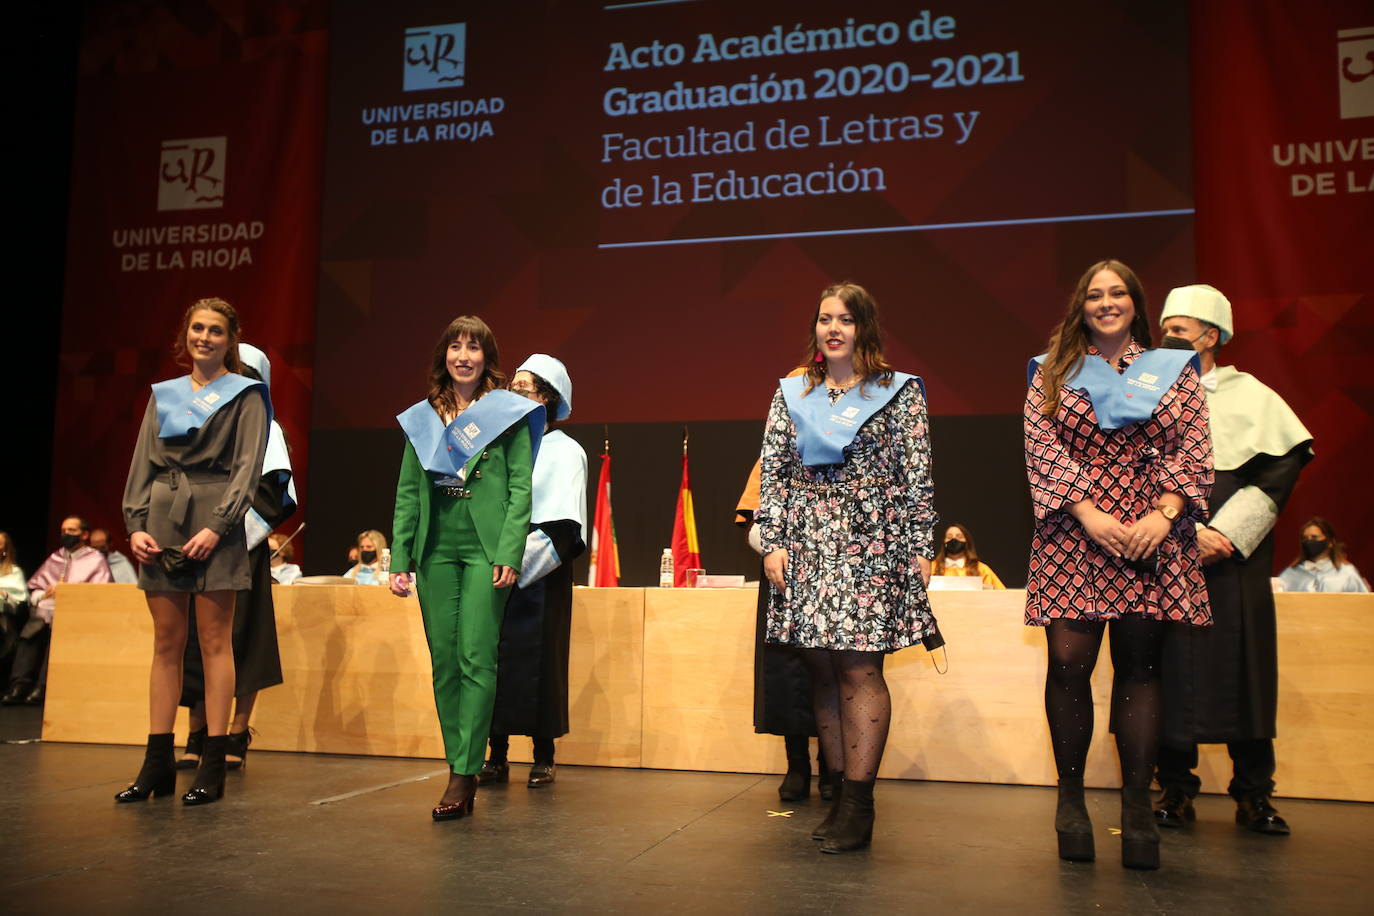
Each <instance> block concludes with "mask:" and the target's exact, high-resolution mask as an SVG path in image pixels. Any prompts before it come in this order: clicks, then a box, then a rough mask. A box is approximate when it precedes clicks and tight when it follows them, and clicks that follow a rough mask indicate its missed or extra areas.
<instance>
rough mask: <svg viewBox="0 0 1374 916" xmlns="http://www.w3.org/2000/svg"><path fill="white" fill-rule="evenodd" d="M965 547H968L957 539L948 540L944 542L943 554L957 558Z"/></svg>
mask: <svg viewBox="0 0 1374 916" xmlns="http://www.w3.org/2000/svg"><path fill="white" fill-rule="evenodd" d="M966 546H968V545H967V544H965V543H964V542H963V541H961V540H959V539H958V538H950V539H949V540H948V541H945V553H947V554H950V555H951V556H956V557H957V556H958V555H959V554H961V553H963V552H964V548H965V547H966Z"/></svg>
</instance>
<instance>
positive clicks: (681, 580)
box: [673, 432, 701, 588]
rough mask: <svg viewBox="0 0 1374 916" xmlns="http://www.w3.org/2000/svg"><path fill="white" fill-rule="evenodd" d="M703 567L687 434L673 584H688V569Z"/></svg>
mask: <svg viewBox="0 0 1374 916" xmlns="http://www.w3.org/2000/svg"><path fill="white" fill-rule="evenodd" d="M700 568H701V546H700V545H699V543H698V542H697V516H696V512H695V511H693V509H692V481H691V478H690V477H689V476H688V474H687V434H686V432H684V433H683V435H682V486H681V487H679V488H678V491H677V515H676V516H674V518H673V586H674V587H675V588H682V587H683V586H685V585H686V584H687V570H689V569H700Z"/></svg>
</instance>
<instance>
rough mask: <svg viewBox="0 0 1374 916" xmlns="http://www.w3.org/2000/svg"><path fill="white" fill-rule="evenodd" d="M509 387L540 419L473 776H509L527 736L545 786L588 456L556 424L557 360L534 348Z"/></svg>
mask: <svg viewBox="0 0 1374 916" xmlns="http://www.w3.org/2000/svg"><path fill="white" fill-rule="evenodd" d="M510 390H511V391H513V392H515V393H516V394H519V395H523V396H524V397H527V398H530V399H532V400H534V401H537V402H538V403H540V404H541V405H543V407H544V411H545V416H546V418H547V419H548V423H547V425H546V427H545V430H544V437H543V439H542V440H541V441H540V444H539V458H538V460H536V461H535V462H534V477H533V487H534V493H533V503H532V506H533V508H532V510H531V512H530V533H529V534H528V535H527V536H526V537H525V555H524V559H523V560H522V562H521V566H520V578H519V579H518V580H517V583H516V586H515V589H514V590H513V591H512V592H511V595H510V601H508V602H507V603H506V615H505V618H504V620H503V622H502V624H501V648H500V660H499V663H498V667H497V675H496V707H495V710H494V712H493V714H492V720H491V739H490V741H489V744H490V746H491V751H490V754H489V756H488V757H487V762H486V763H485V764H483V765H482V770H481V772H480V773H479V774H478V778H477V781H478V782H479V783H480V784H481V785H484V786H485V785H488V784H491V783H504V782H509V781H510V763H509V759H508V758H509V750H510V736H511V735H529V736H530V738H532V739H533V741H534V765H533V766H532V767H530V773H529V779H528V782H527V785H528V786H529V787H530V788H537V787H539V786H546V785H549V784H550V783H552V782H553V781H554V778H555V774H556V773H557V768H556V766H555V762H554V750H555V749H554V739H555V738H560V737H562V736H563V735H566V734H567V733H568V653H569V648H570V644H571V638H572V599H573V579H572V562H573V560H575V559H577V558H578V557H579V556H581V555H582V552H583V551H585V550H586V549H587V541H586V513H587V453H586V452H584V451H583V450H582V446H580V445H578V444H577V443H576V442H575V441H573V439H572V438H571V437H569V436H568V435H567V434H566V433H564V432H563V431H562V430H560V429H555V428H553V427H554V424H555V423H561V422H562V421H564V420H566V419H567V418H568V416H569V415H570V414H571V413H572V379H571V378H570V377H569V376H568V370H567V367H565V366H564V365H563V363H562V362H561V361H560V360H557V359H555V358H554V357H552V356H548V355H546V354H543V353H536V354H534V355H533V356H531V357H530V358H529V359H527V360H525V361H524V362H523V363H522V364H521V365H520V368H518V369H516V370H515V375H514V376H512V377H511V383H510Z"/></svg>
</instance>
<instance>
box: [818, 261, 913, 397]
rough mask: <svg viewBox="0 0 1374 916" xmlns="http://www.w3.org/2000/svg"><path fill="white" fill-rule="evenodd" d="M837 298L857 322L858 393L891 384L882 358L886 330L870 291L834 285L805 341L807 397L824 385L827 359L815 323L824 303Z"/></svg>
mask: <svg viewBox="0 0 1374 916" xmlns="http://www.w3.org/2000/svg"><path fill="white" fill-rule="evenodd" d="M832 296H833V297H835V298H836V299H839V300H840V301H841V302H843V303H844V304H845V308H847V309H849V314H850V315H851V316H853V318H854V372H855V373H856V374H857V375H858V376H859V378H860V379H861V380H862V381H861V382H860V387H859V393H860V394H862V393H863V388H864V386H866V385H867V384H868V383H869V382H870V381H876V382H877V383H878V384H879V385H882V386H883V387H884V388H886V387H887V386H889V385H891V384H892V366H890V365H888V362H887V360H886V359H884V358H883V330H882V327H881V326H880V325H879V324H878V303H877V301H876V300H875V299H874V298H873V297H872V296H871V295H869V292H868V290H866V289H864V288H863V287H862V286H860V285H859V284H857V283H849V282H844V283H835V284H832V285H830V286H827V287H826V288H825V290H824V291H823V292H822V293H821V298H820V299H819V300H817V302H816V310H815V311H814V312H812V313H811V329H810V332H809V333H808V334H807V337H806V356H805V357H804V358H803V360H802V365H804V366H806V391H805V393H806V394H810V393H811V389H812V388H815V387H816V386H817V385H823V384H825V356H824V354H822V353H821V349H820V347H819V346H817V345H816V322H817V321H818V320H820V314H821V305H820V304H821V303H822V302H824V301H825V300H827V299H829V298H831V297H832Z"/></svg>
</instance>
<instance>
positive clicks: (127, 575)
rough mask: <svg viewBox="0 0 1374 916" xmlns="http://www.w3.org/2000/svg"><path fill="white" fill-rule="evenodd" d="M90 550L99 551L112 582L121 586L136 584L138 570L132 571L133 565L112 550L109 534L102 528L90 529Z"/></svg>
mask: <svg viewBox="0 0 1374 916" xmlns="http://www.w3.org/2000/svg"><path fill="white" fill-rule="evenodd" d="M91 549H92V550H98V551H100V554H101V556H103V557H104V558H105V562H106V563H107V564H109V567H110V575H111V576H112V577H113V581H115V582H119V583H121V584H123V585H137V584H138V570H136V569H134V564H133V563H131V562H129V558H128V557H126V556H124V554H122V553H120V552H119V551H118V550H115V549H114V545H113V544H111V542H110V533H109V532H108V531H106V530H105V529H104V528H92V529H91Z"/></svg>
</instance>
